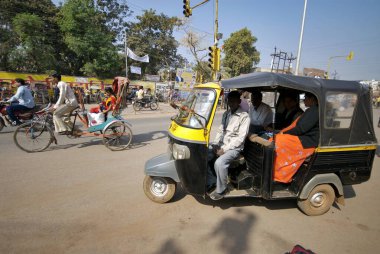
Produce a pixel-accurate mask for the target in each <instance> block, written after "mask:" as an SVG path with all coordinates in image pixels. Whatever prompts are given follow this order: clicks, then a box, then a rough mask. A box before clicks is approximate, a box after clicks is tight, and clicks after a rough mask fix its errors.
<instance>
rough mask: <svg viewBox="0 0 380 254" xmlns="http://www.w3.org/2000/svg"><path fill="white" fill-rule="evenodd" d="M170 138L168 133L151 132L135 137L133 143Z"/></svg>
mask: <svg viewBox="0 0 380 254" xmlns="http://www.w3.org/2000/svg"><path fill="white" fill-rule="evenodd" d="M167 137H168V132H167V131H151V132H148V133H141V134H135V135H133V143H138V144H139V143H145V142H149V141H152V140H158V139H163V138H167Z"/></svg>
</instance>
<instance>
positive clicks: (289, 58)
mask: <svg viewBox="0 0 380 254" xmlns="http://www.w3.org/2000/svg"><path fill="white" fill-rule="evenodd" d="M271 57H272V63H271V72H276V73H287V72H289V71H290V67H291V65H292V62H293V61H294V60H295V59H296V57H293V53H290V54H289V53H287V52H284V51H282V50H280V51H277V47H274V53H273V54H271ZM281 64H282V69H280V65H281Z"/></svg>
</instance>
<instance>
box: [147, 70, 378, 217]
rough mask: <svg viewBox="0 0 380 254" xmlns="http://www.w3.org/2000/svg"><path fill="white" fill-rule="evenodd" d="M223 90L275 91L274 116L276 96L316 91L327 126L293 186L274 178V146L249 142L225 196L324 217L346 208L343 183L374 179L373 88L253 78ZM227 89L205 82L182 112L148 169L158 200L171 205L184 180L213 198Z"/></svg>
mask: <svg viewBox="0 0 380 254" xmlns="http://www.w3.org/2000/svg"><path fill="white" fill-rule="evenodd" d="M222 86H223V88H225V89H242V90H244V91H252V89H259V90H261V91H266V92H272V93H274V96H273V98H274V100H273V106H274V110H275V111H277V110H279V109H280V106H281V105H279V101H280V100H277V98H279V99H280V97H281V96H282V94H283V93H286V92H288V91H289V90H292V91H293V92H294V91H296V92H298V93H300V94H301V93H304V92H310V93H312V94H314V95H315V96H316V97H317V98H318V102H319V126H320V128H319V135H320V139H319V145H318V147H317V148H316V149H315V152H314V153H313V154H312V155H311V156H310V157H308V159H306V160H305V162H304V163H303V164H302V166H301V167H300V168H299V170H298V171H297V173H296V174H295V175H294V176H293V179H292V181H291V182H290V183H289V184H284V183H278V182H275V181H274V172H273V165H274V158H275V156H276V154H275V148H274V144H272V145H270V146H263V145H261V144H259V143H256V142H251V141H249V140H246V142H245V148H244V151H243V152H242V157H240V158H239V159H237V160H236V161H234V162H233V163H232V164H231V166H230V168H229V185H230V186H231V187H232V189H231V190H230V192H229V193H228V194H227V195H226V196H225V198H232V197H258V198H263V199H266V200H278V199H296V200H297V204H298V207H299V208H300V210H302V211H303V212H304V213H305V214H307V215H321V214H323V213H326V212H327V211H328V210H329V209H330V207H331V205H332V204H333V203H334V201H336V202H337V203H339V204H344V191H343V186H347V185H354V184H359V183H362V182H366V181H368V180H369V179H370V176H371V171H372V167H373V160H374V156H375V151H376V148H377V140H376V136H375V131H374V127H373V119H372V118H373V117H372V109H371V107H372V105H371V100H370V98H371V95H370V89H369V87H368V86H367V85H362V84H360V83H358V82H354V81H340V80H325V79H315V78H310V77H299V76H291V75H285V74H276V73H252V74H247V75H244V76H241V77H235V78H232V79H229V80H225V81H222ZM220 92H221V88H220V86H219V85H218V84H215V83H207V84H202V85H198V86H196V87H194V89H193V90H192V92H191V93H190V95H189V97H188V98H187V100H186V101H185V102H184V103H183V104H182V106H179V107H178V108H179V113H178V114H177V115H176V116H174V117H173V118H172V121H171V124H170V127H169V131H168V132H169V145H168V146H169V149H168V151H167V152H166V153H164V154H161V155H159V156H156V157H154V158H151V159H149V160H148V161H147V162H146V164H145V174H146V177H145V179H144V183H143V188H144V192H145V194H146V196H147V197H148V198H149V199H151V200H152V201H154V202H157V203H165V202H168V201H170V200H171V199H172V198H173V196H174V193H175V191H176V187H177V185H178V184H179V183H181V186H182V187H183V189H184V190H185V191H186V192H188V193H189V194H192V195H198V196H202V197H204V198H205V197H206V175H207V168H208V146H209V144H210V141H209V139H210V131H211V126H212V122H213V120H214V116H215V112H216V108H217V102H218V99H219V96H220ZM273 126H274V125H273ZM271 134H273V133H271ZM210 166H212V165H210ZM358 198H360V197H358ZM222 202H223V201H222Z"/></svg>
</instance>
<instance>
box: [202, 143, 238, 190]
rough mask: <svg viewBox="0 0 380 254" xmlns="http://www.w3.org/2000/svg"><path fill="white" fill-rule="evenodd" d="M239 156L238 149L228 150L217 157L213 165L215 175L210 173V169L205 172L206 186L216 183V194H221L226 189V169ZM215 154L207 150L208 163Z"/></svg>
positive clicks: (210, 149)
mask: <svg viewBox="0 0 380 254" xmlns="http://www.w3.org/2000/svg"><path fill="white" fill-rule="evenodd" d="M239 155H240V149H234V150H228V151H226V152H225V153H224V154H223V155H221V156H219V157H218V158H217V159H216V161H215V163H214V169H215V173H216V177H215V175H214V174H213V173H212V171H211V168H210V167H209V168H208V170H207V185H208V186H211V185H213V184H215V183H216V192H217V193H222V192H223V191H224V190H225V189H226V188H227V178H228V168H229V166H230V164H231V162H232V161H233V160H235V159H236V158H238V157H239ZM215 156H216V154H215V153H214V151H213V150H212V148H209V150H208V159H209V161H211V160H213V159H214V158H215Z"/></svg>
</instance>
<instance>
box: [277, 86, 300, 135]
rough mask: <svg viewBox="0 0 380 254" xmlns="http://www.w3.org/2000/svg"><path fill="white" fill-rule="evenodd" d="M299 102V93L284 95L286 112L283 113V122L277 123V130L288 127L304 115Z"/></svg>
mask: <svg viewBox="0 0 380 254" xmlns="http://www.w3.org/2000/svg"><path fill="white" fill-rule="evenodd" d="M298 100H299V99H298V94H297V93H292V92H288V93H286V94H285V95H284V97H283V104H284V107H285V111H284V112H283V113H282V117H281V121H280V122H279V123H276V129H277V130H281V129H284V128H286V127H288V126H289V125H291V124H292V123H293V122H294V121H295V120H296V119H297V118H298V117H299V116H300V115H302V114H303V110H302V109H301V108H300V105H299V102H298Z"/></svg>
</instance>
